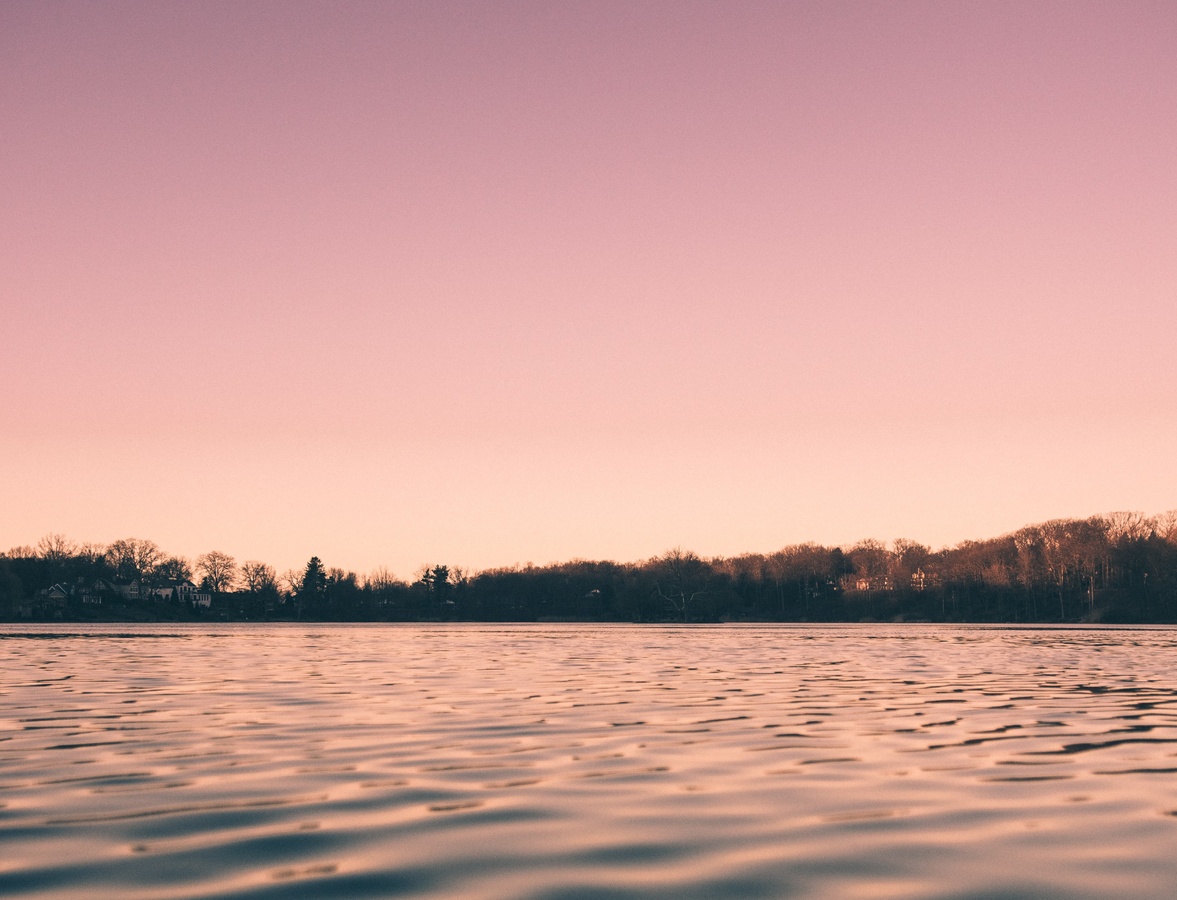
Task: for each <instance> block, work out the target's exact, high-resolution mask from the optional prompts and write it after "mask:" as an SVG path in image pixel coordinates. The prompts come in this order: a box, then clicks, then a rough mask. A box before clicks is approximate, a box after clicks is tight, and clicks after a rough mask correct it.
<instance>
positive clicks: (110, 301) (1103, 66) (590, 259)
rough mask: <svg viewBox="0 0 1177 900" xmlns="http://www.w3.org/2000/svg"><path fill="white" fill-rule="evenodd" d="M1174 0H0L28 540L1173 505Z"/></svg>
mask: <svg viewBox="0 0 1177 900" xmlns="http://www.w3.org/2000/svg"><path fill="white" fill-rule="evenodd" d="M1174 47H1177V5H1175V4H1173V3H1171V2H1155V3H1150V2H1121V0H1117V2H1106V3H1084V2H1074V0H1067V2H1057V3H1049V2H1039V3H1025V2H1012V3H1000V2H972V3H961V2H932V3H890V2H888V3H827V2H813V3H783V2H782V3H736V2H717V3H687V2H673V3H670V2H667V3H629V2H624V3H622V2H619V3H594V2H585V3H576V4H565V3H554V2H553V3H482V2H478V3H473V2H472V3H464V4H446V3H436V2H429V3H399V4H398V3H309V4H308V3H294V2H280V3H248V4H239V3H235V2H233V3H213V2H202V3H171V4H169V3H156V2H151V3H46V2H40V0H35V2H28V3H25V2H11V0H3V2H0V123H2V125H0V411H2V417H0V421H2V423H3V424H2V428H0V472H2V475H0V479H2V481H0V483H2V485H3V486H2V488H0V548H4V547H8V546H12V545H15V544H26V543H33V542H35V541H36V540H37V538H39V537H40V536H41V535H43V534H45V533H46V532H50V531H55V532H64V533H66V534H68V535H70V536H71V537H73V538H75V539H78V540H90V541H99V542H106V541H110V540H113V539H116V538H120V537H128V536H137V537H149V538H152V539H154V540H155V541H157V542H158V543H159V544H161V545H162V546H163V547H164V548H165V549H167V550H169V551H171V552H175V553H181V554H187V555H195V554H198V553H201V552H204V551H206V550H210V549H220V550H224V551H226V552H228V553H231V554H233V555H235V556H236V557H237V558H238V559H247V558H254V559H263V560H266V561H269V562H271V563H273V564H274V565H275V566H277V567H278V568H279V570H281V569H284V568H286V567H290V566H301V565H302V564H303V563H304V562H305V561H306V559H307V558H308V557H309V556H310V555H311V554H318V555H319V556H320V557H322V558H323V560H324V562H325V563H327V564H328V565H335V566H340V567H344V568H352V569H356V570H359V571H366V570H370V569H371V568H373V567H375V566H377V565H381V564H384V565H388V566H390V567H391V568H392V569H393V570H394V572H395V573H396V574H398V575H400V576H401V577H406V576H409V575H411V574H412V572H413V570H414V569H415V568H416V567H417V566H418V565H419V564H422V563H440V562H446V563H449V564H451V565H454V564H458V565H466V566H472V567H475V568H484V567H490V566H497V565H511V564H514V563H517V562H520V563H522V562H528V561H533V562H536V563H544V562H549V561H554V560H559V559H568V558H572V557H587V558H615V559H622V560H632V559H639V558H644V557H648V556H650V555H653V554H655V553H659V552H662V551H664V550H666V549H667V548H669V547H673V546H676V545H681V546H683V547H686V548H691V549H694V550H696V551H698V552H699V553H701V554H704V555H708V556H710V555H721V554H722V555H727V554H734V553H738V552H742V551H771V550H774V549H777V548H779V547H781V546H783V545H785V544H788V543H795V542H800V541H804V540H810V539H812V540H816V541H820V542H824V543H829V544H840V543H849V542H852V541H855V540H857V539H859V538H862V537H868V536H869V537H877V538H881V539H891V538H895V537H910V538H913V539H915V540H919V541H922V542H924V543H928V544H931V545H933V546H941V545H944V544H950V543H955V542H957V541H960V540H963V539H966V538H973V537H986V536H992V535H996V534H999V533H1002V532H1005V531H1008V530H1010V529H1013V528H1016V527H1018V526H1020V525H1022V524H1025V523H1028V522H1032V521H1040V520H1043V519H1048V518H1054V517H1061V516H1085V515H1089V514H1092V513H1096V512H1103V511H1109V510H1114V509H1141V510H1144V511H1145V512H1158V511H1161V510H1164V509H1168V508H1171V507H1175V506H1177V468H1175V466H1174V459H1175V454H1174V450H1175V447H1177V364H1175V361H1174V347H1175V345H1177V52H1174Z"/></svg>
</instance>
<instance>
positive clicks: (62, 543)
mask: <svg viewBox="0 0 1177 900" xmlns="http://www.w3.org/2000/svg"><path fill="white" fill-rule="evenodd" d="M36 549H37V556H39V557H41V559H44V560H46V561H48V562H64V561H65V560H67V559H70V558H71V557H73V556H76V555H77V552H78V545H77V544H75V543H74V542H73V541H71V540H70V539H69V538H67V537H66V536H65V535H64V534H47V535H45V536H44V537H43V538H41V540H39V541H37V548H36Z"/></svg>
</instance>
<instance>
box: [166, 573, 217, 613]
mask: <svg viewBox="0 0 1177 900" xmlns="http://www.w3.org/2000/svg"><path fill="white" fill-rule="evenodd" d="M172 591H173V593H172V596H173V597H175V599H176V602H177V603H187V604H189V605H190V606H199V607H201V608H202V609H208V608H209V607H210V606H212V604H213V595H212V594H210V593H207V592H205V591H202V590H200V588H198V587H197V586H196V585H194V584H193V583H192V582H191V581H189V580H188V579H184V580H183V581H177V582H176V583H175V584H174V585H172Z"/></svg>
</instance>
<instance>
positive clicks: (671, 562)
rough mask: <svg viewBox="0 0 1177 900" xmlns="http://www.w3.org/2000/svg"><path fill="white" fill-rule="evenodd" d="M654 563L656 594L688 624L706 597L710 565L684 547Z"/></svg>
mask: <svg viewBox="0 0 1177 900" xmlns="http://www.w3.org/2000/svg"><path fill="white" fill-rule="evenodd" d="M651 562H652V563H653V569H654V577H655V579H656V580H655V582H654V591H655V593H656V594H657V595H658V596H659V597H660V598H661V599H662V601H663V602H664V603H667V604H669V606H670V608H671V609H673V610H674V611H675V612H676V613H678V614H679V615H681V616H682V619H683V621H684V622H685V621H687V617H688V615H689V613H690V611H691V609H692V608H693V607H694V605H695V601H696V600H698V599H699V598H700V597H703V596H705V595H706V594H707V590H706V577H707V572H708V566H707V564H706V563H705V562H703V560H701V559H700V558H699V557H698V555H697V554H695V553H693V552H692V551H690V550H683V549H682V548H681V547H675V548H674V549H673V550H668V551H666V553H664V554H662V555H661V556H659V557H655V558H654V559H653V560H652V561H651ZM663 585H665V586H666V589H665V590H663Z"/></svg>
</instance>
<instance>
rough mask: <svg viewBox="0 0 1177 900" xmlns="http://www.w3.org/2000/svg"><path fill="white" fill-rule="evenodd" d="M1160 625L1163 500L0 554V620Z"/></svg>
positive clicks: (67, 545) (63, 547)
mask: <svg viewBox="0 0 1177 900" xmlns="http://www.w3.org/2000/svg"><path fill="white" fill-rule="evenodd" d="M55 621H56V622H95V623H99V622H106V623H118V622H151V623H164V622H250V621H259V622H279V621H303V622H503V623H506V622H549V623H555V622H570V623H603V622H636V623H646V622H648V623H668V622H685V623H691V622H697V623H707V622H749V623H753V622H765V623H769V622H797V623H801V622H814V623H822V622H824V623H834V622H861V623H869V622H879V623H901V622H954V623H961V624H965V623H969V624H984V623H992V624H1068V623H1069V624H1085V623H1107V624H1157V625H1163V624H1172V623H1177V510H1173V511H1170V512H1167V513H1162V514H1160V515H1156V516H1145V515H1144V514H1142V513H1134V512H1118V513H1108V514H1106V515H1099V516H1092V517H1090V518H1087V519H1054V520H1051V521H1048V522H1042V523H1039V524H1035V525H1027V526H1025V527H1024V528H1021V529H1018V530H1017V531H1015V532H1011V533H1009V534H1005V535H1001V536H999V537H995V538H989V539H985V540H975V541H964V542H962V543H960V544H957V545H956V546H955V547H949V548H944V549H941V550H932V549H931V548H929V547H926V546H924V545H922V544H919V543H917V542H915V541H910V540H903V539H900V540H896V541H892V542H891V543H889V544H885V543H883V542H882V541H877V540H870V539H868V540H863V541H859V542H858V543H856V544H854V545H852V546H847V547H825V546H822V545H819V544H813V543H806V544H797V545H792V546H788V547H784V548H782V549H780V550H778V551H775V552H773V553H747V554H742V555H739V556H734V557H716V558H711V559H706V558H703V557H700V556H698V555H697V554H695V553H693V552H691V551H689V550H682V549H677V548H676V549H673V550H669V551H667V552H666V553H663V554H661V555H660V556H655V557H652V558H650V559H647V560H643V561H640V562H633V563H618V562H613V561H610V560H572V561H569V562H563V563H553V564H551V565H546V566H533V565H528V566H525V567H520V566H515V567H511V568H498V569H488V570H484V571H479V572H469V571H466V570H463V569H461V568H459V567H450V566H447V565H427V566H422V567H421V568H420V569H419V570H418V571H417V573H416V574H415V575H414V577H413V579H412V580H411V581H409V580H403V579H398V578H396V577H394V576H393V575H392V573H390V572H388V571H387V570H386V569H383V568H381V569H377V570H375V571H373V572H371V573H368V574H366V575H358V574H356V573H355V572H348V571H344V570H342V569H337V568H331V567H328V566H327V565H325V564H324V563H323V562H322V561H321V560H320V559H319V558H318V557H312V558H311V559H310V560H309V561H308V562H307V564H306V566H305V567H303V568H302V569H299V570H288V571H287V572H284V573H282V574H281V575H279V574H278V573H277V572H276V571H275V570H274V569H273V568H272V567H271V566H269V565H267V564H266V563H263V562H259V561H256V560H247V561H245V562H242V563H240V564H239V563H238V562H237V560H235V559H234V558H233V557H232V556H230V555H228V554H226V553H223V552H219V551H210V552H209V553H205V554H202V555H200V556H198V557H197V558H196V559H195V560H188V559H185V558H183V557H177V556H172V555H169V554H167V553H166V552H164V551H163V550H162V549H161V548H160V547H159V546H158V545H156V544H155V543H154V542H152V541H149V540H143V539H139V538H126V539H123V540H119V541H114V542H112V543H111V544H109V545H96V544H77V543H75V542H73V541H72V540H70V539H68V538H66V537H65V536H64V535H60V534H49V535H46V536H45V537H43V538H41V540H40V541H38V543H37V544H36V545H35V546H29V547H16V548H13V549H11V550H9V551H8V552H7V553H4V554H0V622H55Z"/></svg>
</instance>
